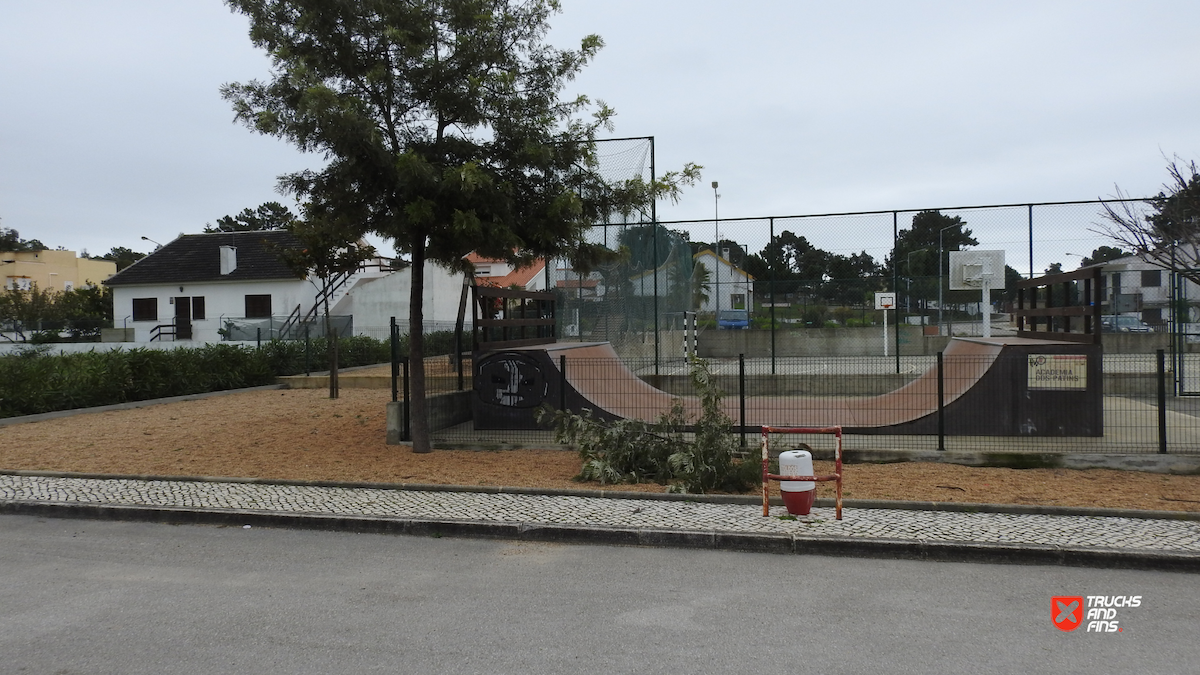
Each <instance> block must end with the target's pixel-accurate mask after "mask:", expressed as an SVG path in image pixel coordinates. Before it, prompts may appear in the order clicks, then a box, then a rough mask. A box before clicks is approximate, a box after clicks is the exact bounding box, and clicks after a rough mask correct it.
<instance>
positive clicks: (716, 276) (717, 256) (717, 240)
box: [712, 180, 721, 328]
mask: <svg viewBox="0 0 1200 675" xmlns="http://www.w3.org/2000/svg"><path fill="white" fill-rule="evenodd" d="M712 189H713V286H714V288H715V289H716V290H715V291H713V293H714V295H715V297H716V305H714V306H715V307H716V309H714V310H713V320H714V321H716V322H717V328H720V327H721V216H720V210H719V205H720V202H721V195H720V194H719V193H718V192H717V181H715V180H714V181H713V182H712Z"/></svg>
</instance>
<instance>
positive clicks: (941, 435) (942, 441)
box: [937, 352, 946, 450]
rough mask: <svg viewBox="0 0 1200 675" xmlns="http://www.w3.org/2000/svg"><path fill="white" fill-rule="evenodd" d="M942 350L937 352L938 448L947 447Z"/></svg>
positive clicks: (944, 375) (944, 376)
mask: <svg viewBox="0 0 1200 675" xmlns="http://www.w3.org/2000/svg"><path fill="white" fill-rule="evenodd" d="M942 364H943V361H942V352H938V353H937V375H938V394H937V396H938V400H937V404H938V413H937V420H938V422H937V427H938V448H937V449H938V450H945V449H946V404H945V401H946V374H945V369H944V368H943V367H942Z"/></svg>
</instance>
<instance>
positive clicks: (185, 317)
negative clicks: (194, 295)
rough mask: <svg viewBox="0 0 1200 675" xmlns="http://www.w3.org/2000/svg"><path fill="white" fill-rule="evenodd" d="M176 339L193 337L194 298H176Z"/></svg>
mask: <svg viewBox="0 0 1200 675" xmlns="http://www.w3.org/2000/svg"><path fill="white" fill-rule="evenodd" d="M175 339H176V340H191V339H192V299H191V298H187V297H183V298H175Z"/></svg>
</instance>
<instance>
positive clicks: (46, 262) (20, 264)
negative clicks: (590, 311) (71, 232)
mask: <svg viewBox="0 0 1200 675" xmlns="http://www.w3.org/2000/svg"><path fill="white" fill-rule="evenodd" d="M116 273H117V264H116V263H115V262H112V261H111V260H92V259H90V258H78V257H76V256H75V252H74V251H50V250H42V251H2V252H0V278H2V279H3V280H4V288H6V289H10V290H11V289H14V288H15V289H19V290H24V291H27V290H29V289H31V288H33V287H34V286H35V285H36V286H37V287H38V288H39V289H41V290H44V291H46V290H50V291H69V290H72V289H75V288H84V287H88V286H97V285H99V284H100V283H101V282H103V281H105V280H106V279H108V278H109V277H111V276H112V275H114V274H116Z"/></svg>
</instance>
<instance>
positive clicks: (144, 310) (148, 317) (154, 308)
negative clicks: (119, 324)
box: [133, 298, 158, 321]
mask: <svg viewBox="0 0 1200 675" xmlns="http://www.w3.org/2000/svg"><path fill="white" fill-rule="evenodd" d="M133 320H134V321H158V298H134V299H133Z"/></svg>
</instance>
